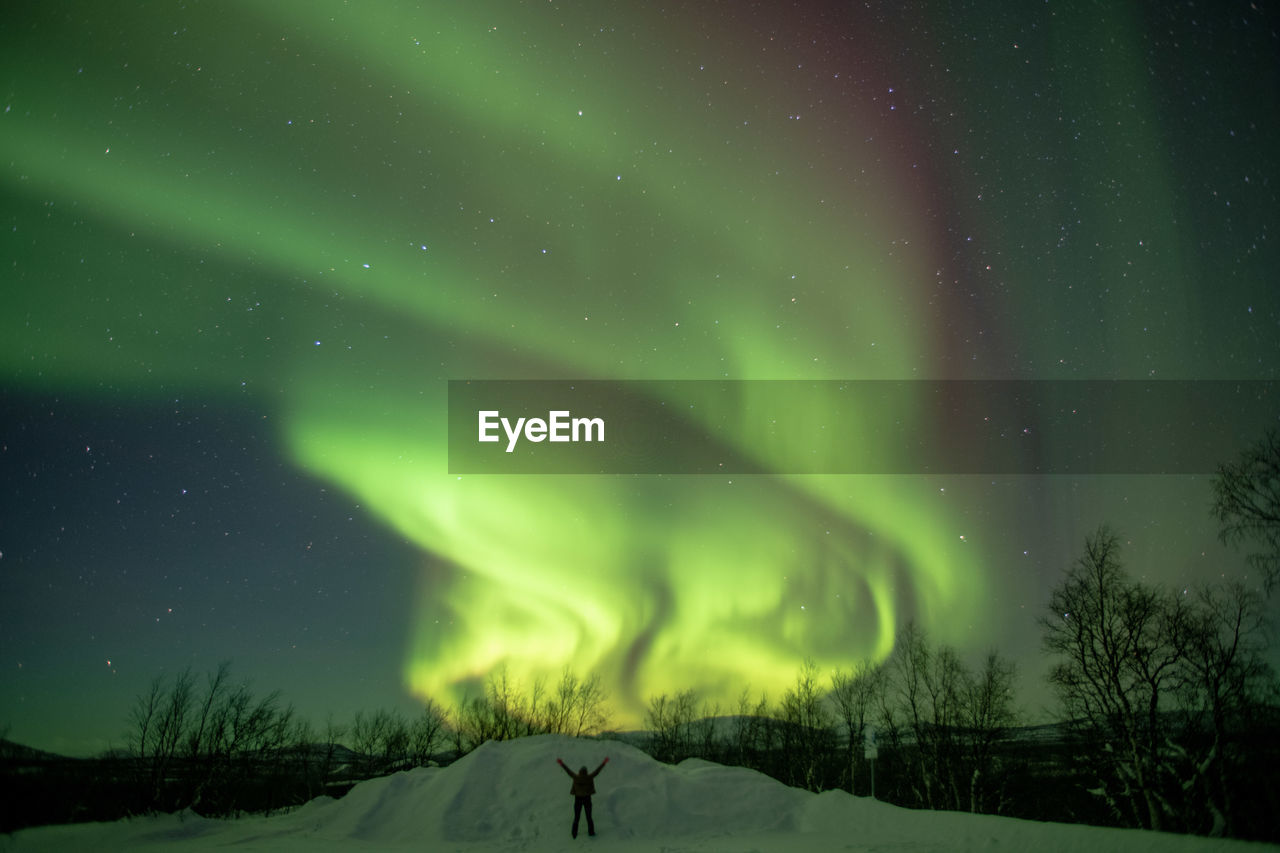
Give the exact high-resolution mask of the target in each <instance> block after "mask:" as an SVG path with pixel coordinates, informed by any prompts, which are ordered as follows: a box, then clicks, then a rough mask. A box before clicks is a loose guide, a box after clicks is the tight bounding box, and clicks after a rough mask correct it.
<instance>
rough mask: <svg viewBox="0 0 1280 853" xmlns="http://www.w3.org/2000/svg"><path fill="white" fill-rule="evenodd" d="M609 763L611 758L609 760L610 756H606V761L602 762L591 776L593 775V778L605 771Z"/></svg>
mask: <svg viewBox="0 0 1280 853" xmlns="http://www.w3.org/2000/svg"><path fill="white" fill-rule="evenodd" d="M608 763H609V758H608V756H606V757H605V759H604V761H601V762H600V766H599V767H597V768H596V770H595V773H592V774H591V775H592V776H596V775H598V774H599V773H600V771H601V770H603V769H604V766H605V765H606V764H608Z"/></svg>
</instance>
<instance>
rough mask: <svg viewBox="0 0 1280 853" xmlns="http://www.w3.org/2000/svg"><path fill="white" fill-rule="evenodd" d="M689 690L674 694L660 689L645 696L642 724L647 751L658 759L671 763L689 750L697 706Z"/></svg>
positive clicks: (691, 750)
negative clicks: (646, 730)
mask: <svg viewBox="0 0 1280 853" xmlns="http://www.w3.org/2000/svg"><path fill="white" fill-rule="evenodd" d="M697 703H698V695H697V693H696V692H694V691H693V690H681V691H680V692H678V693H676V694H675V695H674V696H668V695H667V694H666V693H663V694H661V695H659V696H655V697H653V698H651V699H650V700H649V707H648V710H647V711H646V712H645V724H646V725H647V726H648V727H649V732H650V738H651V741H650V744H651V745H650V752H651V753H652V754H653V757H654V758H656V759H658V760H659V761H665V762H667V763H669V764H674V763H676V762H678V761H683V760H684V759H686V758H688V757H689V756H691V755H692V754H693V737H692V735H693V731H692V729H693V721H694V715H695V713H696V708H697V706H698V704H697Z"/></svg>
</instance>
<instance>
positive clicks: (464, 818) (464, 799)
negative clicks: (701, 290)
mask: <svg viewBox="0 0 1280 853" xmlns="http://www.w3.org/2000/svg"><path fill="white" fill-rule="evenodd" d="M606 755H607V756H608V757H609V758H610V762H609V764H608V766H607V767H605V769H604V772H603V773H601V774H600V776H599V777H598V778H597V780H596V783H597V789H598V793H597V794H596V797H595V799H594V803H595V817H596V826H597V830H598V832H599V835H598V836H597V837H595V838H588V837H587V836H586V834H585V831H584V832H583V833H582V834H581V835H580V837H579V838H577V839H572V838H570V836H569V826H570V823H571V822H572V813H573V798H572V797H571V796H570V794H569V778H568V777H567V776H566V775H565V774H564V773H563V771H561V770H560V768H559V767H557V766H556V763H555V760H556V758H563V759H564V760H565V763H566V764H568V765H570V766H571V767H578V766H581V765H584V764H586V765H590V766H591V767H592V768H594V767H596V766H597V765H598V764H599V763H600V761H601V759H603V758H604V757H605V756H606ZM584 830H585V827H584ZM583 847H588V848H594V849H601V850H604V849H607V850H613V851H625V853H639V851H668V853H677V851H688V853H716V852H717V851H757V853H782V851H797V850H804V851H810V850H813V851H827V850H849V851H901V852H902V853H912V851H960V852H961V853H963V851H979V850H981V851H1019V852H1020V851H1029V850H1037V851H1040V850H1043V851H1064V853H1065V852H1066V851H1070V853H1107V852H1108V851H1126V853H1129V851H1173V853H1184V851H1185V853H1193V851H1194V853H1199V852H1200V851H1248V850H1275V849H1277V848H1275V847H1270V846H1267V845H1261V844H1247V843H1244V842H1230V841H1219V840H1212V839H1204V838H1191V837H1184V836H1175V835H1166V834H1160V833H1150V832H1141V831H1137V830H1117V829H1101V828H1097V827H1085V826H1073V825H1067V824H1050V823H1035V822H1031V821H1022V820H1014V819H1011V818H999V817H989V816H982V815H966V814H957V813H950V812H923V811H912V810H908V809H902V808H898V807H896V806H891V805H886V804H884V803H880V802H876V801H873V800H869V799H862V798H854V797H851V796H849V795H848V794H845V793H843V792H839V791H832V792H827V793H824V794H811V793H808V792H806V791H801V790H797V789H795V788H788V787H786V786H785V785H783V784H781V783H780V782H777V781H775V780H773V779H770V778H769V777H767V776H764V775H761V774H759V773H756V772H755V771H752V770H745V769H742V768H735V767H722V766H720V765H718V764H711V763H709V762H706V761H699V760H697V759H690V760H689V761H685V762H683V763H682V764H680V765H679V766H676V767H671V766H668V765H664V764H660V763H658V762H656V761H654V760H653V759H652V758H650V757H649V756H647V755H645V754H644V753H643V752H640V751H639V750H637V749H635V748H634V747H632V746H628V745H627V744H624V743H621V742H618V741H591V740H575V739H573V738H566V737H558V736H553V735H548V736H543V737H534V738H524V739H521V740H515V741H508V742H505V743H488V744H485V745H484V746H482V747H481V748H479V749H477V750H476V751H475V752H473V753H471V754H470V755H468V756H467V757H465V758H463V759H462V760H460V761H458V762H456V763H454V764H452V765H450V766H449V767H444V768H420V769H417V770H413V771H409V772H405V773H397V774H395V775H393V776H388V777H385V778H382V779H374V780H370V781H368V782H363V783H361V784H359V785H357V786H355V788H353V789H352V790H351V792H350V793H349V794H348V795H347V796H346V797H344V798H342V799H341V800H328V799H321V800H316V801H313V802H311V803H308V804H307V805H305V806H303V807H302V808H300V809H298V810H296V811H294V812H291V813H289V814H284V815H278V816H275V817H268V818H246V819H241V820H236V821H220V820H205V819H203V818H200V817H197V816H194V815H191V814H186V815H167V816H163V817H155V818H146V819H138V820H131V821H119V822H117V823H109V824H89V825H77V826H58V827H43V828H39V829H31V830H24V831H22V832H19V833H16V834H15V835H14V836H12V837H10V838H8V839H3V840H0V849H2V850H13V851H51V850H58V851H72V850H75V851H81V850H103V851H112V850H121V851H124V850H128V851H135V850H136V851H143V853H147V851H161V850H174V851H205V850H224V849H230V850H236V851H281V853H291V851H339V850H426V851H475V853H479V852H480V851H531V852H532V853H541V851H559V850H577V849H581V848H583Z"/></svg>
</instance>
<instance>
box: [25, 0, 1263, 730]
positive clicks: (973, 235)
mask: <svg viewBox="0 0 1280 853" xmlns="http://www.w3.org/2000/svg"><path fill="white" fill-rule="evenodd" d="M1114 5H1115V4H1085V3H1062V4H1059V3H1044V4H1037V5H1035V6H1034V7H1028V8H1026V9H1022V10H1018V11H1010V9H1009V8H1008V7H1007V4H974V5H971V6H963V7H955V6H951V5H946V4H937V3H924V4H907V5H905V6H899V5H898V4H878V3H873V4H869V5H863V4H858V5H856V6H855V5H852V4H841V3H807V2H800V3H795V4H767V3H728V2H724V3H697V4H692V3H691V4H683V5H678V6H676V7H675V8H669V7H660V6H658V5H656V4H649V3H620V2H619V3H574V2H527V3H517V2H469V3H466V4H444V3H440V4H431V3H407V2H406V3H394V2H369V3H344V2H334V0H307V2H301V0H297V2H283V0H282V2H272V3H248V2H244V3H199V2H192V3H171V2H156V3H135V4H113V3H79V4H65V5H58V6H50V5H48V4H41V3H36V2H23V3H18V4H11V8H10V10H9V11H8V12H7V14H6V17H7V19H8V20H7V22H6V24H5V26H4V28H3V30H4V31H3V35H0V68H2V69H3V76H2V77H0V80H2V82H3V87H4V88H3V113H2V114H0V165H3V171H2V172H0V185H2V186H3V194H2V196H0V199H2V202H0V204H2V205H3V207H2V208H0V214H2V219H0V221H2V223H3V226H4V227H3V229H2V231H0V234H2V235H3V236H2V239H3V243H2V244H0V245H3V261H4V266H3V269H4V273H3V275H4V284H3V287H2V289H0V406H2V408H0V412H3V415H2V417H3V421H0V473H2V474H3V477H4V480H3V490H2V492H0V513H2V514H0V602H2V603H0V652H2V653H3V657H2V658H0V672H2V673H3V675H2V676H0V707H3V708H4V710H5V714H4V715H3V716H0V726H4V725H6V724H7V725H10V726H11V731H10V734H9V736H10V737H12V738H13V739H15V740H19V741H22V742H26V743H32V744H33V745H37V746H44V747H47V748H65V749H72V750H84V749H89V748H100V747H101V746H103V745H105V742H106V741H108V740H110V739H111V738H113V737H115V736H117V735H118V730H119V728H120V726H121V724H122V723H121V721H122V720H123V716H124V713H125V710H126V709H127V706H128V702H129V700H130V698H131V696H132V695H133V694H135V693H137V692H138V691H140V690H141V689H142V688H143V687H144V686H145V684H146V683H147V682H148V681H149V680H150V678H151V677H153V676H154V675H155V674H157V673H158V672H161V671H173V670H176V669H180V668H181V667H183V666H186V665H192V666H193V667H194V668H196V669H197V670H203V669H208V668H212V667H213V666H214V665H216V663H217V662H218V661H220V660H224V659H231V660H232V661H233V665H234V667H235V670H236V672H238V673H240V674H242V675H246V676H250V677H252V678H254V680H255V683H257V684H260V685H262V686H263V687H266V688H268V689H274V688H276V687H279V688H281V689H282V692H283V694H284V696H285V698H287V699H290V700H292V701H295V702H296V703H297V704H298V705H299V708H300V710H303V711H304V712H307V713H310V714H312V715H314V716H316V717H317V718H319V717H322V716H323V714H324V713H326V712H334V713H338V714H345V713H349V712H350V711H351V710H354V709H356V708H362V707H374V706H377V705H379V704H394V703H397V702H399V703H411V702H412V701H414V697H423V696H434V697H437V698H439V699H442V700H445V701H448V700H451V699H453V698H456V697H457V696H459V695H462V693H463V692H464V691H465V690H467V689H468V688H471V687H474V684H475V683H476V682H477V681H478V680H480V679H483V678H484V677H485V676H486V675H487V674H488V673H490V672H492V671H494V670H495V668H496V667H498V666H501V665H504V664H505V665H506V666H507V667H508V668H509V671H511V672H512V673H514V674H516V675H517V676H519V677H521V678H526V679H528V678H534V677H537V676H545V677H549V678H555V677H556V676H557V675H558V674H559V673H560V671H561V670H562V669H563V668H564V667H565V666H566V665H568V666H571V667H573V668H575V669H576V670H578V671H580V672H588V671H590V672H598V673H600V674H601V675H602V676H603V677H604V679H605V682H606V684H608V685H609V687H610V689H611V692H612V698H613V702H614V705H615V709H616V711H617V717H618V719H619V720H620V721H621V722H624V723H634V722H636V721H637V720H638V718H639V712H640V709H641V708H642V707H643V703H644V701H645V699H646V697H648V696H650V695H652V694H654V693H657V692H662V691H670V690H675V689H681V688H684V687H697V688H699V689H700V690H702V691H703V692H704V694H705V695H707V696H708V697H710V698H712V699H718V700H720V701H721V702H722V703H725V704H728V703H731V702H732V701H733V700H734V699H735V698H736V696H737V695H738V694H739V693H740V691H741V690H742V689H743V688H744V687H747V686H750V687H752V688H753V689H756V690H760V689H768V690H770V691H772V692H774V693H775V694H776V693H777V692H778V691H779V690H780V689H782V688H783V687H784V686H785V685H786V684H787V683H788V682H789V681H790V680H791V679H792V678H793V676H794V673H795V671H796V668H797V666H798V665H799V663H800V661H802V660H803V659H804V658H805V657H812V658H813V659H814V660H815V661H817V662H818V664H819V665H820V666H821V667H823V668H830V667H835V666H847V665H849V664H850V663H851V662H853V661H856V660H858V659H860V658H862V657H867V656H870V657H877V658H878V657H883V656H884V655H886V654H887V653H888V652H889V650H890V649H891V647H892V638H893V635H894V633H895V631H896V630H897V629H898V628H899V627H901V625H902V624H903V623H904V622H905V621H906V620H908V619H915V620H917V621H918V622H920V623H921V624H922V625H923V626H925V628H926V630H928V631H929V632H930V634H931V635H932V636H934V637H936V638H937V639H938V640H940V641H942V642H948V643H953V644H956V645H957V646H958V647H959V648H961V650H962V651H964V652H965V653H975V652H981V651H984V650H985V649H986V648H988V647H991V646H998V647H1000V648H1002V649H1004V650H1007V651H1008V652H1009V653H1011V654H1014V655H1015V656H1021V657H1019V661H1020V663H1022V664H1023V670H1024V671H1023V680H1024V682H1026V683H1027V684H1028V689H1034V684H1033V682H1034V681H1035V680H1036V678H1037V673H1036V671H1035V670H1034V656H1033V654H1034V647H1035V645H1036V642H1037V641H1036V637H1037V634H1036V628H1035V623H1034V618H1035V616H1036V615H1037V613H1038V611H1039V608H1041V607H1042V606H1043V604H1044V601H1045V600H1046V599H1047V594H1048V588H1049V587H1050V586H1051V585H1052V583H1053V582H1054V579H1055V578H1056V577H1057V573H1058V572H1059V570H1060V569H1062V568H1063V567H1064V566H1065V565H1066V564H1068V563H1069V562H1070V561H1071V560H1072V559H1073V558H1074V556H1075V551H1076V549H1077V548H1078V545H1079V543H1080V542H1081V541H1082V540H1083V536H1084V535H1085V534H1086V533H1087V532H1088V531H1089V530H1091V529H1092V528H1093V527H1095V526H1096V525H1097V524H1099V523H1101V522H1104V521H1109V522H1111V523H1113V524H1115V525H1116V526H1118V527H1119V528H1121V529H1123V530H1125V531H1126V533H1127V535H1128V536H1129V537H1130V539H1131V540H1132V544H1131V548H1130V552H1129V559H1130V560H1131V561H1132V562H1133V563H1134V564H1135V568H1136V569H1137V571H1139V572H1142V573H1146V574H1148V576H1151V577H1154V578H1157V579H1160V580H1163V581H1167V582H1171V583H1179V584H1181V583H1190V582H1193V581H1195V580H1197V579H1202V578H1206V577H1211V576H1212V577H1216V576H1219V575H1221V574H1232V575H1234V574H1236V573H1239V572H1242V571H1243V560H1242V559H1241V558H1240V556H1239V555H1238V554H1236V553H1234V552H1231V551H1228V550H1226V549H1224V548H1222V547H1221V546H1219V545H1218V544H1217V543H1216V541H1215V538H1214V537H1215V533H1216V529H1215V528H1214V527H1213V525H1212V523H1211V521H1210V519H1209V517H1208V512H1207V506H1208V504H1207V501H1208V487H1207V481H1206V479H1205V478H1204V477H1132V478H1118V477H1106V476H1097V477H1074V478H1072V477H1060V478H1055V477H1032V476H1025V477H1022V476H1002V477H999V478H991V477H984V476H976V475H975V476H967V477H961V476H954V477H928V476H785V475H779V476H745V477H730V476H718V475H706V476H698V477H660V476H599V477H592V476H572V477H570V476H536V477H535V476H526V477H503V476H487V475H478V476H451V475H449V474H448V473H447V465H446V460H445V455H446V427H447V417H446V414H447V413H446V406H445V403H446V385H447V382H448V380H451V379H454V380H457V379H582V380H587V379H635V380H679V379H717V380H720V379H729V380H773V379H810V380H828V379H849V380H863V379H894V380H925V379H1046V380H1048V379H1051V380H1072V379H1111V378H1119V379H1144V380H1148V379H1183V380H1201V379H1267V380H1274V379H1277V378H1280V376H1278V371H1277V368H1278V367H1280V357H1278V356H1280V350H1278V348H1277V344H1276V341H1277V340H1278V339H1280V336H1278V334H1277V332H1278V328H1277V327H1278V326H1280V288H1277V287H1276V279H1275V272H1274V270H1275V269H1277V268H1280V259H1278V258H1277V256H1276V254H1277V253H1276V249H1275V235H1274V232H1275V229H1276V226H1277V210H1280V206H1278V205H1277V199H1276V181H1277V177H1278V176H1277V174H1276V157H1275V154H1274V152H1275V151H1276V150H1280V138H1278V137H1280V134H1278V133H1277V120H1278V119H1277V112H1276V109H1275V106H1276V103H1277V95H1278V94H1280V91H1278V90H1277V81H1278V79H1280V78H1278V75H1277V71H1278V67H1277V56H1280V51H1277V49H1276V48H1277V44H1276V39H1277V35H1276V33H1277V20H1276V16H1275V13H1274V10H1269V9H1266V8H1255V7H1254V6H1251V5H1249V4H1247V3H1241V4H1233V3H1228V4H1219V7H1218V8H1213V9H1197V8H1193V7H1189V6H1185V7H1184V6H1178V7H1168V8H1166V7H1165V6H1164V5H1159V4H1152V5H1151V6H1150V7H1149V8H1148V7H1141V6H1139V7H1133V8H1130V7H1127V6H1124V7H1121V8H1113V6H1114ZM721 414H723V413H721ZM813 414H814V416H815V417H818V416H821V414H822V413H820V412H815V413H813ZM731 415H732V412H730V416H731ZM706 423H707V424H708V428H711V424H712V423H713V422H711V421H707V422H706ZM714 423H717V424H718V423H721V421H720V420H716V421H714ZM1139 428H1140V427H1139ZM857 436H858V433H857V430H856V428H851V429H850V430H849V431H848V432H846V433H843V434H842V435H840V436H838V437H836V438H834V439H833V440H837V441H856V440H858V439H857ZM939 437H940V438H941V436H939ZM771 440H774V441H779V442H783V443H785V442H787V440H788V436H786V435H785V434H782V435H775V436H773V437H772V439H771ZM724 441H725V444H726V446H727V447H730V448H733V449H734V450H735V451H736V452H741V453H745V454H748V455H757V456H761V457H762V458H765V459H767V458H768V455H767V453H764V452H763V448H761V447H760V446H759V444H758V443H757V442H756V441H755V440H754V439H753V438H751V437H749V436H743V435H737V434H725V435H724ZM1236 449H1237V448H1224V449H1223V452H1224V455H1228V454H1230V453H1233V452H1234V451H1235V450H1236ZM815 452H816V453H821V452H822V449H821V448H817V449H815ZM1028 650H1029V651H1028ZM83 696H92V697H97V704H98V706H99V707H100V708H101V709H102V715H103V719H93V720H89V719H85V718H83V717H78V716H76V712H75V710H74V709H72V708H69V707H68V705H69V699H68V697H83Z"/></svg>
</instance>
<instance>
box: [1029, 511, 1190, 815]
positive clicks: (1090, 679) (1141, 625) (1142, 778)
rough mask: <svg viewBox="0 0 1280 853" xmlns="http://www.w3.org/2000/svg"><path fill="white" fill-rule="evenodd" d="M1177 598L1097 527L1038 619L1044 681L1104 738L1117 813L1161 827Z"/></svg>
mask: <svg viewBox="0 0 1280 853" xmlns="http://www.w3.org/2000/svg"><path fill="white" fill-rule="evenodd" d="M1184 618H1185V612H1184V610H1183V609H1182V608H1181V606H1180V604H1179V602H1178V601H1177V600H1175V599H1172V598H1171V597H1169V596H1165V595H1161V594H1160V593H1159V592H1157V591H1156V590H1154V589H1151V588H1148V587H1146V586H1144V585H1142V584H1139V583H1135V582H1134V581H1132V580H1130V579H1129V577H1128V575H1127V574H1126V573H1125V571H1124V569H1123V567H1122V566H1121V564H1120V540H1119V538H1118V537H1117V536H1116V534H1114V533H1113V532H1111V531H1110V530H1108V529H1107V528H1105V527H1103V528H1101V529H1099V530H1098V531H1097V533H1095V534H1094V535H1093V536H1091V537H1090V538H1089V539H1088V540H1087V541H1086V542H1085V554H1084V556H1083V557H1081V558H1080V560H1079V561H1078V562H1077V563H1076V564H1075V565H1074V566H1073V567H1072V568H1071V569H1070V570H1068V571H1067V573H1066V576H1065V577H1064V579H1063V581H1062V582H1061V583H1060V584H1059V585H1058V587H1056V588H1055V589H1054V591H1053V593H1052V596H1051V597H1050V602H1049V614H1048V615H1047V616H1046V617H1045V618H1043V619H1042V620H1041V625H1042V628H1043V630H1044V646H1045V649H1046V651H1048V652H1049V653H1050V654H1052V655H1054V656H1055V657H1056V658H1057V663H1055V664H1054V666H1053V669H1052V670H1051V672H1050V676H1049V678H1050V681H1051V683H1052V684H1053V685H1054V686H1055V687H1056V688H1057V690H1058V694H1059V696H1060V697H1061V699H1062V702H1063V705H1064V706H1065V708H1066V710H1067V713H1068V717H1069V718H1070V719H1072V720H1075V721H1079V722H1081V723H1083V724H1085V725H1086V726H1087V728H1088V730H1089V731H1090V732H1091V733H1092V734H1094V735H1096V736H1098V737H1100V738H1101V739H1102V744H1103V747H1102V751H1101V752H1100V753H1099V755H1098V756H1096V757H1097V758H1099V759H1101V758H1103V757H1105V758H1108V759H1109V761H1107V762H1106V764H1107V766H1106V767H1105V768H1104V769H1105V770H1106V771H1108V772H1105V773H1103V774H1102V775H1103V779H1102V780H1101V781H1102V782H1103V786H1102V789H1101V791H1102V793H1103V795H1104V796H1106V797H1107V799H1108V802H1109V803H1110V804H1111V806H1112V808H1113V810H1114V811H1115V812H1116V814H1117V816H1121V817H1123V816H1124V815H1125V814H1126V813H1127V815H1128V817H1129V818H1130V820H1131V821H1132V822H1133V823H1134V824H1136V825H1137V826H1141V827H1146V828H1148V829H1157V830H1158V829H1161V828H1163V827H1164V819H1163V818H1164V815H1165V813H1166V811H1167V808H1166V804H1165V803H1164V802H1162V797H1161V793H1160V780H1159V778H1158V777H1159V772H1160V750H1161V747H1162V745H1163V743H1164V740H1165V736H1166V731H1165V726H1164V725H1163V719H1162V717H1161V714H1160V712H1161V710H1162V709H1163V708H1164V707H1167V705H1168V701H1169V698H1170V696H1171V694H1172V692H1173V690H1174V689H1175V688H1176V687H1177V681H1176V678H1177V675H1178V669H1177V667H1178V664H1179V660H1180V657H1181V655H1182V643H1183V641H1184V640H1183V638H1184V637H1185V632H1184V631H1182V630H1181V628H1182V625H1183V620H1184Z"/></svg>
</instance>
